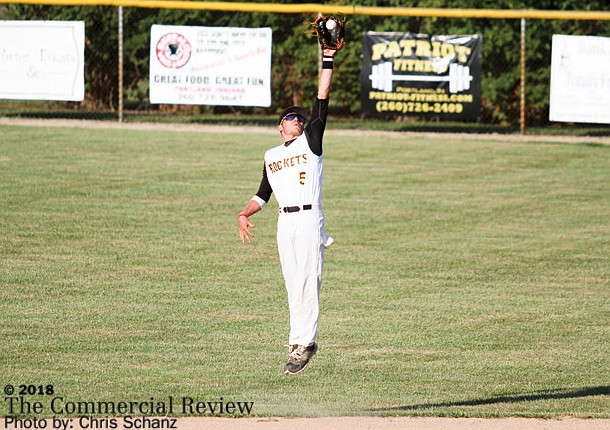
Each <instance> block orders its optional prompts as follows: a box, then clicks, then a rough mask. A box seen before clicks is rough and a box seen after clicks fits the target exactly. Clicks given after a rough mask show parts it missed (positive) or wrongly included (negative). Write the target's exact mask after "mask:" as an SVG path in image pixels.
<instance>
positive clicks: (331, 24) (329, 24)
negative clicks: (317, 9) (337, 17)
mask: <svg viewBox="0 0 610 430" xmlns="http://www.w3.org/2000/svg"><path fill="white" fill-rule="evenodd" d="M336 26H337V23H336V22H335V21H333V20H332V19H329V20H328V21H326V28H328V29H329V30H332V29H333V28H335V27H336Z"/></svg>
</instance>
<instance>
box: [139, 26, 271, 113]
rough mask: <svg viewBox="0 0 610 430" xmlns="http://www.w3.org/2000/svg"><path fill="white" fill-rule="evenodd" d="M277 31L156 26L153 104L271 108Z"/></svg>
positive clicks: (152, 57) (152, 55) (152, 52)
mask: <svg viewBox="0 0 610 430" xmlns="http://www.w3.org/2000/svg"><path fill="white" fill-rule="evenodd" d="M271 37H272V34H271V29H270V28H240V27H192V26H168V25H153V26H152V28H151V45H150V102H151V103H153V104H158V103H170V104H192V105H221V106H260V107H268V106H271Z"/></svg>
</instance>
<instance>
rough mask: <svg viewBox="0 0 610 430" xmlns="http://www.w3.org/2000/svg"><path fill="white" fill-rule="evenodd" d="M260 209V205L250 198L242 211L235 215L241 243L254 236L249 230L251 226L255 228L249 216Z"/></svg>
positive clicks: (248, 241)
mask: <svg viewBox="0 0 610 430" xmlns="http://www.w3.org/2000/svg"><path fill="white" fill-rule="evenodd" d="M261 209H262V207H261V205H260V204H259V203H258V202H256V201H254V200H250V201H249V202H248V204H247V205H246V207H245V208H244V210H243V211H241V212H240V213H239V215H237V223H238V227H239V238H240V239H241V241H242V242H243V243H250V242H252V238H253V237H254V233H252V231H251V230H250V229H251V228H256V226H255V225H254V224H252V223H251V222H250V219H249V218H250V217H251V216H252V215H254V214H255V213H257V212H260V210H261Z"/></svg>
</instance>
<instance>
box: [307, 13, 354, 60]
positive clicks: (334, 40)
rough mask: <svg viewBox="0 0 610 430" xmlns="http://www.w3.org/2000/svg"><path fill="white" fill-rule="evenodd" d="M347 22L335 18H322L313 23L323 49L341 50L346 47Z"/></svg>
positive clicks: (314, 31)
mask: <svg viewBox="0 0 610 430" xmlns="http://www.w3.org/2000/svg"><path fill="white" fill-rule="evenodd" d="M345 24H346V20H345V19H341V18H335V17H334V16H321V17H319V18H318V19H316V20H315V21H314V22H312V23H311V25H313V26H314V27H315V28H314V30H313V33H314V34H315V35H316V36H318V42H320V46H321V47H322V49H333V50H335V51H338V50H340V49H341V48H343V45H345Z"/></svg>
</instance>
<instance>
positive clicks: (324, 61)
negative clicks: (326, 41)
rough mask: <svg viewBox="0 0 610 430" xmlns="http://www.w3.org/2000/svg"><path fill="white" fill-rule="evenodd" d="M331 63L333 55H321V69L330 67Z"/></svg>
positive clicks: (332, 62)
mask: <svg viewBox="0 0 610 430" xmlns="http://www.w3.org/2000/svg"><path fill="white" fill-rule="evenodd" d="M333 64H334V59H333V57H327V56H323V57H322V68H323V69H332V68H333Z"/></svg>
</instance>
